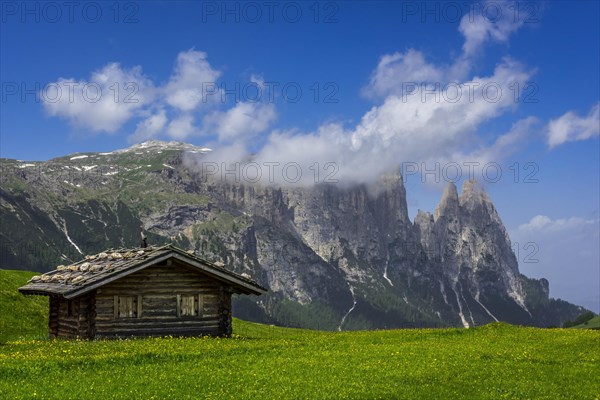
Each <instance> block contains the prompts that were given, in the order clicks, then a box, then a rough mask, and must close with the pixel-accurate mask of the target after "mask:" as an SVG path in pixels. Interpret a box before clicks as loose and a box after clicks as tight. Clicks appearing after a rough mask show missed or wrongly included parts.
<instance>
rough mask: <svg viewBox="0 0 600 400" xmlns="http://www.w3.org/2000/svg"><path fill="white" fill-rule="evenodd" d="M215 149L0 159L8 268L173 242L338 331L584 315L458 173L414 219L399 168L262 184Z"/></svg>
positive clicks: (151, 147)
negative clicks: (555, 289)
mask: <svg viewBox="0 0 600 400" xmlns="http://www.w3.org/2000/svg"><path fill="white" fill-rule="evenodd" d="M208 153H210V149H207V148H202V147H197V146H193V145H190V144H184V143H178V142H160V141H149V142H144V143H141V144H137V145H134V146H132V147H130V148H127V149H122V150H116V151H112V152H106V153H77V154H73V155H69V156H65V157H59V158H55V159H52V160H49V161H45V162H30V161H21V160H13V159H5V158H4V159H0V166H1V168H2V173H1V175H0V219H1V221H2V224H1V227H0V238H1V246H0V263H1V267H2V268H3V269H24V270H33V271H39V272H44V271H48V270H50V269H53V268H54V267H56V266H57V265H59V264H67V263H71V262H75V261H77V260H79V259H81V258H83V256H84V255H86V254H95V253H98V252H101V251H103V250H106V249H109V248H122V247H137V246H139V244H140V230H143V232H144V234H145V235H146V236H147V239H148V243H149V244H157V245H158V244H163V243H167V242H170V243H173V244H174V245H176V246H179V247H181V248H183V249H185V250H190V251H195V252H196V253H198V254H199V255H201V256H202V257H205V258H207V259H209V260H211V261H215V262H218V263H222V265H223V266H225V267H226V268H228V269H231V270H233V271H235V272H238V273H242V274H247V275H249V276H251V277H252V278H254V279H255V280H257V281H258V282H259V283H260V284H261V285H263V286H265V287H266V288H268V289H269V292H268V294H267V295H264V296H261V297H257V298H238V299H235V301H234V314H235V315H236V316H238V317H240V318H245V319H248V320H253V321H258V322H266V323H272V324H278V325H285V326H299V327H306V328H316V329H327V330H354V329H385V328H397V327H417V326H418V327H425V326H427V327H438V326H461V327H463V326H464V327H472V326H476V325H481V324H485V323H488V322H493V321H506V322H510V323H515V324H523V325H533V326H553V325H560V324H562V323H563V322H564V321H565V320H572V319H574V318H575V317H576V316H577V315H579V314H581V313H582V312H584V311H585V309H584V308H582V307H579V306H576V305H573V304H570V303H568V302H566V301H563V300H560V299H552V298H549V282H548V281H547V280H545V279H540V280H536V279H530V278H528V277H526V276H524V275H522V274H521V273H520V272H519V266H518V261H517V258H516V257H515V254H514V253H513V251H512V249H511V242H510V238H509V236H508V234H507V231H506V229H505V228H504V226H503V224H502V221H501V219H500V217H499V215H498V213H497V211H496V209H495V207H494V205H493V203H492V201H491V199H490V198H489V196H488V195H487V194H486V192H485V191H484V190H483V188H481V187H480V186H479V185H478V184H477V182H474V181H465V182H464V184H463V185H462V188H461V191H460V194H459V193H458V189H457V187H456V186H455V185H454V183H449V184H448V185H447V186H446V188H445V190H444V193H443V195H442V197H441V199H440V202H439V204H438V206H437V208H436V209H435V211H434V212H433V213H430V212H424V211H419V212H418V214H417V216H416V218H415V219H414V220H411V219H410V218H409V215H408V208H407V204H406V191H405V188H404V185H403V181H402V177H401V176H400V174H398V173H390V174H387V175H385V176H382V177H381V179H380V180H379V181H378V182H376V183H373V184H371V185H364V184H360V185H359V184H357V185H348V186H344V185H340V184H333V183H321V184H314V185H311V186H299V185H297V186H294V185H287V186H281V185H260V184H252V183H249V182H242V181H236V180H235V179H234V180H229V181H227V180H220V179H215V177H214V176H207V175H206V174H203V173H202V171H200V170H199V169H198V168H197V165H198V160H202V159H203V158H204V157H206V156H207V154H208Z"/></svg>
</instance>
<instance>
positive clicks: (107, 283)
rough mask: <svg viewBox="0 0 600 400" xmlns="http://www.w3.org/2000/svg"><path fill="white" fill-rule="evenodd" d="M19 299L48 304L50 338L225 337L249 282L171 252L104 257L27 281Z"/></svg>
mask: <svg viewBox="0 0 600 400" xmlns="http://www.w3.org/2000/svg"><path fill="white" fill-rule="evenodd" d="M19 291H20V292H21V293H23V294H37V295H47V296H49V297H50V307H49V309H50V315H49V336H50V337H57V336H58V337H80V338H95V337H130V336H163V335H174V336H190V335H205V334H206V335H218V336H229V335H230V334H231V295H232V294H233V293H240V294H253V295H260V294H262V293H265V292H266V289H264V288H263V287H261V286H260V285H258V284H257V283H256V282H254V281H253V280H251V279H249V278H247V277H244V276H241V275H238V274H235V273H233V272H231V271H228V270H227V269H225V268H222V267H219V266H217V265H215V264H213V263H210V262H208V261H206V260H204V259H202V258H200V257H198V256H196V255H195V254H193V253H189V252H186V251H183V250H181V249H179V248H177V247H174V246H172V245H166V246H162V247H147V248H143V249H133V250H130V249H120V250H109V251H105V252H102V253H100V254H97V255H93V256H86V257H85V259H84V260H81V261H79V262H77V263H75V264H73V265H69V266H59V267H57V268H56V269H55V270H54V271H50V272H48V273H45V274H43V275H40V276H35V277H33V278H32V279H31V280H30V281H29V282H28V283H27V285H25V286H23V287H21V288H19Z"/></svg>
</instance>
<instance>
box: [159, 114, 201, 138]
mask: <svg viewBox="0 0 600 400" xmlns="http://www.w3.org/2000/svg"><path fill="white" fill-rule="evenodd" d="M167 134H168V135H169V136H170V137H171V138H173V139H176V140H184V139H187V138H188V137H190V136H194V135H198V134H199V130H198V128H197V127H196V126H195V125H194V116H193V115H191V114H182V115H180V116H179V117H177V118H175V119H174V120H172V121H171V122H170V123H169V126H168V127H167Z"/></svg>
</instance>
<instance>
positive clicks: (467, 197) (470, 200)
mask: <svg viewBox="0 0 600 400" xmlns="http://www.w3.org/2000/svg"><path fill="white" fill-rule="evenodd" d="M459 203H460V205H461V207H465V208H468V209H473V208H475V207H476V206H478V205H486V204H491V203H492V201H491V200H490V197H489V196H488V195H487V193H486V192H485V190H484V189H483V187H482V186H481V185H480V184H479V183H478V182H477V181H475V180H473V179H469V180H466V181H465V182H464V183H463V186H462V190H461V192H460V198H459Z"/></svg>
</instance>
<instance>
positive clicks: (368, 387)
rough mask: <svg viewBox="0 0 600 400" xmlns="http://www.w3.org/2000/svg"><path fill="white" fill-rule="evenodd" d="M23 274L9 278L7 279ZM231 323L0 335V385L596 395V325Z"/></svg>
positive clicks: (118, 393)
mask: <svg viewBox="0 0 600 400" xmlns="http://www.w3.org/2000/svg"><path fill="white" fill-rule="evenodd" d="M2 274H3V275H1V277H2V280H1V282H2V285H3V286H4V288H3V291H2V297H0V304H1V303H4V302H5V299H10V297H7V296H6V292H5V290H4V289H6V288H7V287H8V286H9V285H8V284H5V282H8V281H9V280H8V279H5V278H6V274H9V275H10V274H14V273H13V272H10V273H7V272H5V271H2ZM26 278H27V276H26V275H23V276H22V277H15V279H14V282H13V284H14V285H15V287H14V289H16V287H17V286H18V285H20V284H21V283H23V282H22V280H26ZM19 279H21V282H19ZM17 298H19V297H17ZM23 299H26V298H23ZM9 301H13V307H12V308H8V307H4V306H2V307H3V308H2V310H4V311H6V312H9V313H10V311H11V310H13V309H14V310H21V311H23V310H24V309H26V308H27V306H25V305H23V306H17V305H16V304H14V300H9ZM39 306H40V305H39V304H34V307H32V310H36V309H38V308H39ZM5 317H6V314H4V312H3V314H1V316H0V318H2V319H4V318H5ZM38 322H39V323H37V325H32V327H31V328H30V329H31V331H30V332H32V334H34V335H41V332H43V331H44V330H45V326H44V324H43V323H41V322H40V321H38ZM234 332H236V336H235V337H234V338H233V339H206V338H205V339H198V338H188V339H176V338H162V339H141V340H113V341H91V342H86V341H63V340H55V341H47V340H30V339H26V340H23V339H14V340H10V341H8V343H6V344H4V345H0V393H3V394H5V395H6V394H8V397H7V398H17V399H18V398H52V399H58V398H60V399H86V398H103V399H104V398H120V399H139V398H147V399H150V398H161V399H163V398H177V399H185V398H190V399H196V398H207V399H217V398H219V399H223V398H225V399H228V398H231V399H255V398H265V399H275V398H294V399H295V398H311V399H312V398H331V399H339V398H357V399H364V398H370V399H371V398H381V399H392V398H428V399H438V398H439V399H445V398H470V399H482V398H536V399H544V398H546V399H559V398H581V399H600V383H599V382H598V380H597V379H596V378H597V377H598V376H599V375H600V362H599V361H600V354H599V348H600V332H598V331H592V330H571V329H536V328H520V327H514V326H510V325H507V324H491V325H487V326H484V327H480V328H475V329H438V330H436V329H421V330H417V329H410V330H395V331H375V332H352V333H350V332H349V333H331V332H315V331H306V330H300V329H286V328H278V327H271V326H266V325H259V324H252V323H248V322H244V321H239V320H235V321H234ZM13 335H15V337H16V335H18V333H17V332H16V331H14V332H13Z"/></svg>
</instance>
